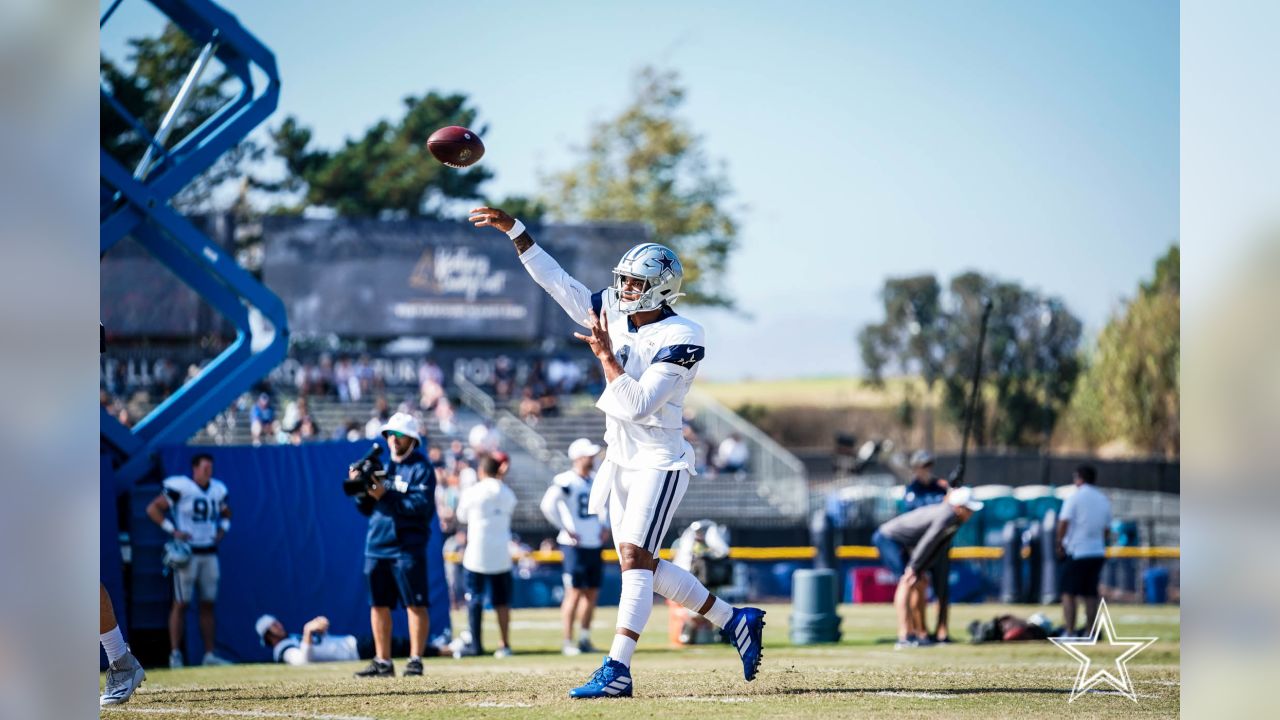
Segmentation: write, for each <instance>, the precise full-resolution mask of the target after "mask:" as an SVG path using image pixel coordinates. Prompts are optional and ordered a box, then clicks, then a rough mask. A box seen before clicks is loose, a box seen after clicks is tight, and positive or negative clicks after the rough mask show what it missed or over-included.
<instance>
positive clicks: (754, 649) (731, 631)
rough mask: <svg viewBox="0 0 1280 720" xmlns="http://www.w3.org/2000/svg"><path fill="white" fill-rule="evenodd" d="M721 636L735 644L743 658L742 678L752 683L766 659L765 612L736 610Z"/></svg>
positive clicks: (749, 608) (755, 609) (751, 608)
mask: <svg viewBox="0 0 1280 720" xmlns="http://www.w3.org/2000/svg"><path fill="white" fill-rule="evenodd" d="M720 636H721V637H723V638H724V639H725V640H728V641H729V642H731V643H733V646H734V647H736V648H737V649H738V657H741V658H742V677H744V678H746V679H747V682H751V681H752V680H755V679H756V673H757V672H759V670H760V661H761V660H763V659H764V637H763V636H764V611H763V610H761V609H760V608H753V607H748V608H734V609H733V617H731V618H729V624H728V625H725V626H724V629H723V630H721V631H720Z"/></svg>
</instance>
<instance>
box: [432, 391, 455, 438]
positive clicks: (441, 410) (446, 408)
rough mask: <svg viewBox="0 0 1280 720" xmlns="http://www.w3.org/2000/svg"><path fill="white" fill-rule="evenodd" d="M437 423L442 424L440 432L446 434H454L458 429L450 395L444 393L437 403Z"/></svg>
mask: <svg viewBox="0 0 1280 720" xmlns="http://www.w3.org/2000/svg"><path fill="white" fill-rule="evenodd" d="M436 424H437V425H439V426H440V432H442V433H444V434H445V435H452V434H454V433H455V432H457V431H458V423H457V417H456V415H455V414H454V411H453V403H451V402H449V396H448V395H442V396H441V397H440V402H438V403H436Z"/></svg>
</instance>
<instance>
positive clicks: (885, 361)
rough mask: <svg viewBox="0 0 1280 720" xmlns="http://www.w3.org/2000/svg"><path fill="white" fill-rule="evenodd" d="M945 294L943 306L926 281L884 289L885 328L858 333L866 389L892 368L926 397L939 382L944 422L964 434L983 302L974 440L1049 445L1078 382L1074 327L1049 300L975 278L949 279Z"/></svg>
mask: <svg viewBox="0 0 1280 720" xmlns="http://www.w3.org/2000/svg"><path fill="white" fill-rule="evenodd" d="M948 295H949V297H948V298H947V302H944V298H943V296H942V290H941V286H940V285H939V284H938V282H937V280H936V279H935V278H934V277H933V276H931V275H921V276H916V277H909V278H896V279H890V280H887V281H886V282H885V287H884V289H883V290H882V292H881V299H882V300H883V302H884V311H885V319H884V320H883V321H882V322H880V323H873V324H871V325H868V326H866V327H864V328H863V329H862V331H861V332H860V333H859V349H860V351H861V355H862V359H863V362H864V364H865V365H866V368H867V371H868V374H869V375H870V378H871V379H872V381H873V382H878V381H879V380H880V379H881V377H882V373H883V371H884V369H885V368H887V367H890V366H896V367H897V369H898V370H899V371H900V372H902V373H904V374H909V375H918V376H920V377H921V378H922V379H923V380H924V381H925V385H926V387H927V389H928V390H929V392H930V394H931V395H932V392H933V388H934V386H935V384H936V383H938V382H941V383H942V407H943V410H944V414H945V416H946V417H947V418H948V419H949V420H950V421H951V422H952V423H954V424H955V426H956V428H957V429H959V428H962V427H963V425H964V417H965V412H966V408H967V403H968V400H969V388H970V383H971V381H972V377H973V370H974V362H975V360H976V350H977V343H978V333H979V326H980V321H981V316H982V299H983V298H984V297H987V298H991V300H992V302H993V309H992V313H991V317H990V320H989V322H988V326H987V341H986V345H985V347H984V349H983V375H982V378H981V387H982V389H983V392H981V393H979V398H978V411H977V415H976V420H975V422H974V426H973V440H974V442H975V444H977V445H979V446H981V445H984V444H988V443H996V444H999V445H1005V446H1034V445H1039V444H1043V443H1045V442H1047V441H1048V439H1049V437H1050V436H1051V435H1052V434H1053V430H1054V427H1055V426H1056V424H1057V422H1058V418H1059V416H1060V415H1061V413H1062V411H1063V409H1064V408H1065V406H1066V404H1067V403H1068V401H1069V400H1070V398H1071V394H1072V390H1073V388H1074V386H1075V381H1076V378H1077V376H1078V375H1079V373H1080V364H1079V360H1078V358H1077V355H1078V348H1079V343H1080V333H1081V324H1080V321H1079V320H1078V319H1077V318H1076V317H1075V316H1073V315H1072V314H1071V313H1070V312H1069V311H1068V310H1067V309H1066V307H1065V306H1064V305H1063V303H1062V302H1061V301H1060V300H1058V299H1056V298H1047V297H1043V296H1041V295H1040V294H1039V293H1036V292H1034V291H1032V290H1028V289H1026V288H1023V287H1021V286H1020V285H1018V284H1017V283H1012V282H1003V281H998V280H995V279H992V278H988V277H986V276H983V275H981V274H979V273H974V272H969V273H964V274H962V275H958V276H956V277H955V278H953V279H952V280H951V283H950V284H949V286H948ZM908 401H910V398H908Z"/></svg>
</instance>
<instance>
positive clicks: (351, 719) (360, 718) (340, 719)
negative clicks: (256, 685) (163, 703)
mask: <svg viewBox="0 0 1280 720" xmlns="http://www.w3.org/2000/svg"><path fill="white" fill-rule="evenodd" d="M115 708H120V709H121V710H122V711H128V712H134V713H150V714H152V715H181V716H183V717H190V716H192V715H207V716H209V717H247V718H304V720H376V718H372V717H369V716H368V715H320V714H315V713H300V712H296V713H294V712H269V711H266V710H219V709H217V708H153V707H131V706H124V705H115V706H113V707H111V708H105V710H107V711H110V710H114V709H115Z"/></svg>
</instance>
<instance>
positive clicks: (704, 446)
mask: <svg viewBox="0 0 1280 720" xmlns="http://www.w3.org/2000/svg"><path fill="white" fill-rule="evenodd" d="M680 434H681V435H682V436H683V437H684V439H685V441H687V442H688V443H689V446H690V447H692V448H693V463H694V468H693V469H694V470H695V471H697V472H699V473H702V472H706V470H707V458H709V457H711V454H712V453H711V445H710V443H708V442H707V441H706V440H703V439H702V437H701V436H700V435H698V431H697V430H695V429H694V428H693V425H692V424H690V423H689V420H688V419H687V418H686V419H685V420H684V421H683V425H682V426H681V428H680Z"/></svg>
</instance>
